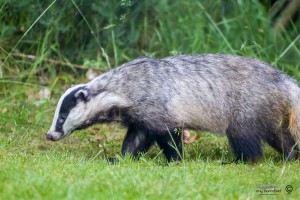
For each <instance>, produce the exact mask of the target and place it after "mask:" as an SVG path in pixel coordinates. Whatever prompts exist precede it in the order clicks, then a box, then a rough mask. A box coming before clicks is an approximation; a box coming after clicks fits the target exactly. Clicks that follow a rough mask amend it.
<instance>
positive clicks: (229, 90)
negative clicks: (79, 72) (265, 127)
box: [90, 54, 296, 133]
mask: <svg viewBox="0 0 300 200" xmlns="http://www.w3.org/2000/svg"><path fill="white" fill-rule="evenodd" d="M90 85H92V86H91V87H94V90H108V91H114V92H117V93H118V94H120V95H122V96H123V97H124V98H126V99H128V100H129V101H130V102H131V103H132V106H131V108H129V109H128V111H127V117H129V118H131V120H132V121H135V122H137V123H139V124H141V125H145V126H147V127H148V128H150V129H152V130H158V131H161V130H165V129H166V128H169V129H172V128H175V127H182V126H184V127H190V128H194V129H204V130H211V131H213V132H219V133H223V132H225V130H226V128H227V127H228V124H229V123H231V122H232V121H233V120H247V119H250V118H253V119H256V120H257V119H258V118H265V117H268V118H272V117H273V118H274V120H278V119H275V118H278V117H279V118H280V116H283V115H284V112H285V111H284V109H285V108H286V107H287V106H288V103H289V99H288V96H290V95H289V92H288V90H289V89H288V88H289V87H291V86H292V87H294V86H295V82H294V81H293V80H292V79H291V78H290V77H288V76H287V75H285V74H284V73H282V72H281V71H279V70H277V69H275V68H273V67H272V66H270V65H268V64H266V63H264V62H261V61H258V60H255V59H249V58H245V57H240V56H232V55H212V54H206V55H205V54H203V55H179V56H172V57H168V58H165V59H152V58H148V57H142V58H138V59H136V60H133V61H131V62H128V63H125V64H124V65H122V66H121V67H119V68H116V69H114V70H112V71H110V72H108V73H106V74H104V75H102V76H100V77H99V78H97V79H96V80H94V81H92V82H91V83H90ZM95 85H97V86H95ZM295 87H296V86H295Z"/></svg>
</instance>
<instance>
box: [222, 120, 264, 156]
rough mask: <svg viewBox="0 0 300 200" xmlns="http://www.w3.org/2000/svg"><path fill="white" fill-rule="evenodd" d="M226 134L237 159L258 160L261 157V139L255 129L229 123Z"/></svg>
mask: <svg viewBox="0 0 300 200" xmlns="http://www.w3.org/2000/svg"><path fill="white" fill-rule="evenodd" d="M226 134H227V137H228V140H229V143H230V145H231V147H232V149H233V152H234V154H235V155H236V158H237V160H240V161H243V162H244V161H251V162H256V161H257V160H258V159H260V158H261V156H262V148H261V140H260V137H259V135H258V134H257V132H256V130H255V129H252V128H251V127H250V126H248V125H247V124H245V125H240V124H238V123H235V124H231V125H229V127H228V128H227V130H226Z"/></svg>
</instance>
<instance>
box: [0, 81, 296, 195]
mask: <svg viewBox="0 0 300 200" xmlns="http://www.w3.org/2000/svg"><path fill="white" fill-rule="evenodd" d="M3 85H4V84H2V86H3ZM5 85H7V84H5ZM3 88H4V89H5V90H6V92H7V94H8V93H11V94H10V95H9V96H7V97H6V99H7V100H9V98H10V102H9V103H5V101H1V106H0V112H2V121H1V127H0V131H1V135H0V169H1V173H0V199H20V198H21V199H41V198H43V199H195V198H196V199H207V198H210V199H255V198H269V196H266V195H263V196H261V195H260V192H258V190H259V189H260V188H259V187H260V186H264V185H276V186H278V187H279V189H281V192H279V193H278V194H277V195H276V198H291V199H297V198H298V196H299V194H300V189H299V187H300V184H299V173H298V171H299V166H300V162H299V160H297V161H292V162H285V161H284V160H283V159H282V157H281V155H279V154H278V153H276V152H275V151H274V150H272V149H271V148H269V147H267V146H265V156H264V158H263V159H262V160H261V161H259V162H258V163H255V164H238V165H236V164H229V165H220V163H221V162H222V161H225V162H226V161H231V160H232V159H233V158H234V157H233V155H232V152H231V150H230V148H229V146H228V142H227V140H226V138H225V137H221V136H217V135H213V134H210V133H205V134H204V135H203V136H202V137H201V139H200V140H199V141H197V142H195V143H193V144H190V145H187V146H185V158H184V161H183V162H180V163H178V162H174V163H170V164H167V163H166V161H165V159H164V157H163V155H162V154H161V152H160V150H159V149H158V147H156V146H154V147H153V148H152V149H151V150H150V151H149V152H148V153H147V154H145V155H143V156H142V157H141V159H140V160H138V161H137V160H132V159H130V158H129V157H126V158H124V159H123V158H121V156H120V150H121V142H122V138H123V137H124V134H125V132H126V130H125V129H124V128H123V127H121V126H120V125H118V124H110V125H97V126H94V127H91V128H89V129H87V130H83V131H79V132H75V133H73V134H72V135H71V136H69V137H68V138H66V139H64V140H61V141H59V142H50V141H47V140H46V139H45V133H46V131H47V129H48V128H49V126H50V122H51V117H52V114H53V112H54V110H53V109H54V108H55V104H56V98H54V99H51V100H45V101H40V100H38V97H30V98H32V100H31V101H27V100H25V99H26V98H28V97H29V96H30V95H33V94H35V93H37V92H38V91H39V90H40V89H41V87H39V86H32V85H19V86H15V90H14V91H9V92H8V88H9V86H6V87H3ZM32 88H33V89H32ZM54 95H55V94H54ZM55 96H56V95H55ZM37 103H38V106H37V105H36V104H37ZM99 138H101V142H99ZM99 144H100V145H99ZM107 157H117V158H119V159H120V161H119V162H117V163H115V164H111V163H109V162H107V161H106V158H107ZM286 185H292V186H293V188H294V190H293V191H292V193H291V194H287V192H286V191H285V187H286Z"/></svg>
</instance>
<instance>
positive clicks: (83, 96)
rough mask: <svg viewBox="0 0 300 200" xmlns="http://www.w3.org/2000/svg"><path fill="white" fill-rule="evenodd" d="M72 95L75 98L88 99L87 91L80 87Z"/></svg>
mask: <svg viewBox="0 0 300 200" xmlns="http://www.w3.org/2000/svg"><path fill="white" fill-rule="evenodd" d="M74 96H75V98H76V99H78V100H81V101H84V102H86V101H87V100H88V99H89V91H88V90H87V89H80V90H79V91H78V92H76V93H75V95H74Z"/></svg>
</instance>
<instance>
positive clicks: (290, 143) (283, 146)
mask: <svg viewBox="0 0 300 200" xmlns="http://www.w3.org/2000/svg"><path fill="white" fill-rule="evenodd" d="M263 139H264V140H265V141H266V142H267V143H268V144H269V145H270V146H271V147H273V148H274V149H275V150H276V151H278V152H279V153H281V154H283V156H284V159H285V160H292V159H295V158H297V156H298V154H299V148H298V146H297V144H296V141H295V140H294V139H293V137H292V135H291V132H290V131H289V129H288V128H282V130H277V131H276V132H273V133H272V134H269V135H266V136H265V137H264V138H263Z"/></svg>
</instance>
